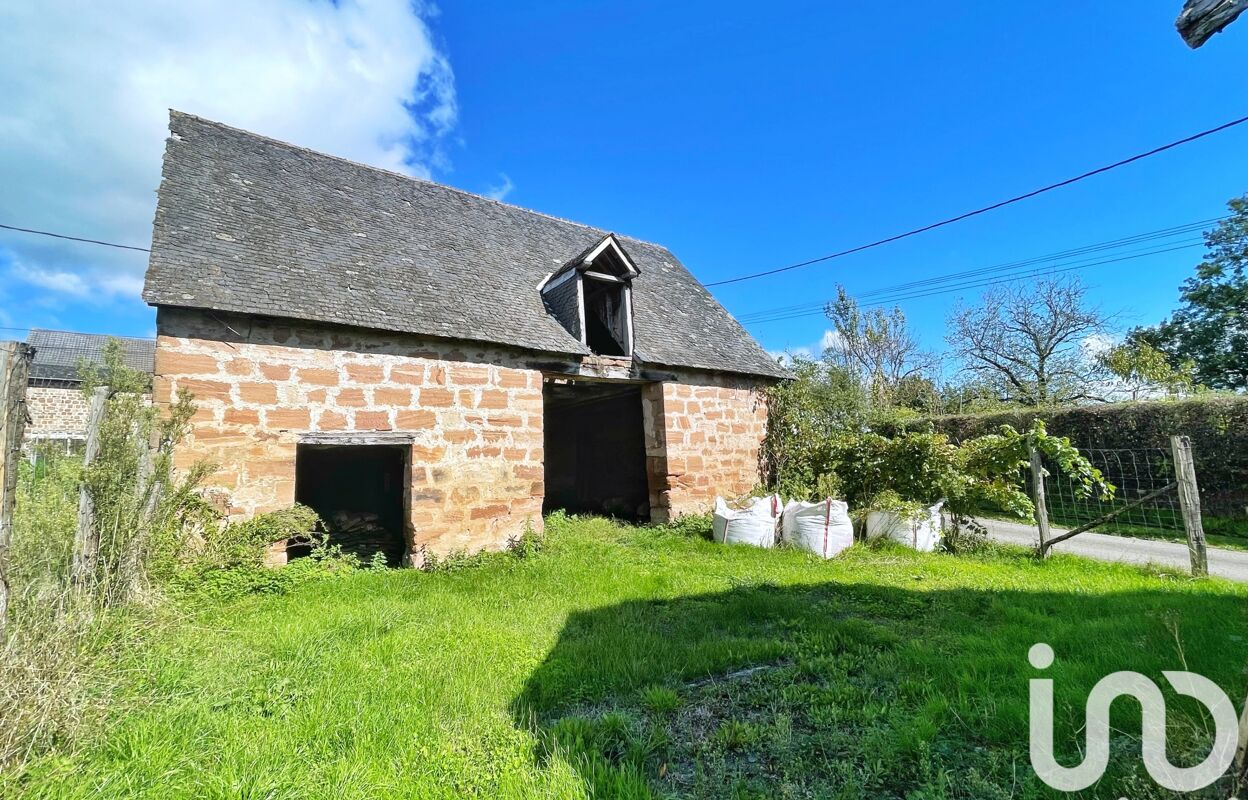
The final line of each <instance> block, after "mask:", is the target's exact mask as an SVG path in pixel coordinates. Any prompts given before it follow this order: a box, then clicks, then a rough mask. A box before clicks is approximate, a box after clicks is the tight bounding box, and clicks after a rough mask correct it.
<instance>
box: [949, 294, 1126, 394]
mask: <svg viewBox="0 0 1248 800" xmlns="http://www.w3.org/2000/svg"><path fill="white" fill-rule="evenodd" d="M1085 294H1086V290H1085V289H1084V287H1083V285H1082V284H1081V283H1079V281H1078V280H1076V279H1073V278H1065V279H1062V278H1043V279H1041V280H1038V281H1036V282H1035V283H1034V284H1029V285H1024V284H1021V283H1020V284H1012V285H1009V286H1005V287H1001V288H998V289H994V290H992V291H990V292H988V293H987V294H985V295H984V297H983V301H982V302H981V304H980V305H978V306H974V307H965V306H962V307H959V308H958V309H956V310H955V311H954V313H953V316H952V318H951V319H950V320H949V333H948V334H947V336H946V341H947V342H948V343H949V347H950V350H951V351H952V352H953V354H954V355H955V356H956V357H957V358H958V359H959V360H960V361H961V362H962V365H963V370H964V372H965V373H967V374H968V375H970V376H971V377H972V379H974V380H977V381H979V382H981V383H983V384H986V385H988V386H991V387H993V388H994V389H996V390H997V391H998V393H999V396H1000V397H1002V398H1005V399H1008V400H1009V401H1011V402H1013V403H1017V404H1020V405H1025V406H1045V405H1053V404H1058V403H1074V402H1078V401H1080V400H1099V399H1101V398H1100V397H1098V396H1097V395H1095V394H1094V393H1093V391H1094V389H1095V387H1096V386H1098V385H1099V382H1100V381H1099V379H1100V377H1101V372H1102V369H1101V367H1100V365H1099V364H1098V363H1097V362H1096V360H1095V359H1093V358H1089V357H1088V355H1087V353H1085V352H1084V349H1083V343H1084V341H1085V340H1086V339H1087V338H1088V337H1089V336H1091V335H1093V334H1096V333H1100V332H1101V331H1102V330H1104V328H1105V325H1106V321H1107V320H1106V317H1105V316H1104V314H1102V313H1101V312H1100V311H1099V310H1098V309H1096V308H1092V307H1090V306H1088V304H1087V301H1086V298H1085Z"/></svg>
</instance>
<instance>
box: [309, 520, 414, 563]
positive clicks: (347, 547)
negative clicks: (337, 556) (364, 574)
mask: <svg viewBox="0 0 1248 800" xmlns="http://www.w3.org/2000/svg"><path fill="white" fill-rule="evenodd" d="M326 527H327V528H328V529H329V544H330V545H333V546H337V547H341V548H342V552H343V553H347V554H350V555H354V556H356V557H358V558H359V559H360V560H361V561H363V562H365V563H369V562H371V561H372V559H373V556H374V555H375V554H376V553H381V554H382V555H384V556H385V559H386V563H387V564H390V565H391V566H397V565H398V564H399V561H400V560H401V559H402V558H403V539H402V537H401V536H397V535H395V533H394V532H393V531H390V530H387V529H386V528H385V527H383V526H382V525H381V523H380V521H379V517H378V516H377V515H376V514H374V513H372V512H370V511H346V510H343V511H335V512H334V513H333V514H330V515H329V519H328V520H327V522H326Z"/></svg>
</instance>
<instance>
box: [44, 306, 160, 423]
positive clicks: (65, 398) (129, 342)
mask: <svg viewBox="0 0 1248 800" xmlns="http://www.w3.org/2000/svg"><path fill="white" fill-rule="evenodd" d="M110 339H116V340H117V341H119V342H120V343H121V346H122V353H123V360H124V362H125V364H126V365H127V366H129V367H131V368H132V369H136V370H139V371H140V372H146V373H147V374H149V375H150V374H152V368H153V358H154V355H155V352H156V342H155V340H153V339H131V338H125V337H121V336H101V335H96V334H91V333H70V332H68V331H49V330H40V329H35V330H32V331H31V332H30V336H29V337H27V339H26V342H27V343H28V344H29V345H30V346H31V347H32V348H33V349H34V351H35V353H34V359H33V360H32V361H31V364H30V382H29V385H28V386H27V389H26V408H27V410H28V411H29V413H30V424H28V425H27V426H26V439H27V440H28V441H31V440H33V441H41V440H56V441H64V442H66V443H67V445H68V444H72V443H73V442H77V441H82V440H83V439H86V436H87V400H86V398H85V397H84V396H83V394H82V376H81V366H82V365H83V364H87V365H99V364H101V363H102V362H103V358H104V346H105V345H106V344H107V343H108V342H109V340H110Z"/></svg>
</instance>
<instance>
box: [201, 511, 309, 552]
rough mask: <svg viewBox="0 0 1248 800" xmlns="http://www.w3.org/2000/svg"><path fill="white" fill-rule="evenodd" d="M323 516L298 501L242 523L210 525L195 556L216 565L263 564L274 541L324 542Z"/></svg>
mask: <svg viewBox="0 0 1248 800" xmlns="http://www.w3.org/2000/svg"><path fill="white" fill-rule="evenodd" d="M320 522H321V518H320V517H318V516H317V515H316V512H315V511H313V510H312V509H310V508H308V507H307V506H302V505H299V504H295V505H294V506H292V507H290V508H286V509H282V510H280V511H270V512H267V513H265V514H257V515H256V516H254V517H252V518H251V519H248V520H244V521H242V522H231V523H229V524H228V525H224V526H220V527H214V528H209V529H208V530H207V531H206V532H205V535H204V542H203V549H202V550H201V552H200V553H199V554H198V557H197V558H196V560H197V561H199V562H200V563H202V564H203V565H206V566H210V567H217V568H228V567H249V566H255V567H258V566H261V565H263V563H264V556H265V551H266V550H267V549H268V547H269V545H271V544H273V543H275V542H285V541H290V540H292V539H293V540H296V541H302V542H305V543H307V544H310V545H312V546H313V548H314V549H316V548H317V547H319V546H321V545H323V544H324V541H325V537H324V535H323V534H320V533H318V532H317V528H318V526H320Z"/></svg>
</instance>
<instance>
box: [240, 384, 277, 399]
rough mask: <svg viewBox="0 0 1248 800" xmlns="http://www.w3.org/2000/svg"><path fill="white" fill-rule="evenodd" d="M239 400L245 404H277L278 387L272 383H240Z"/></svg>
mask: <svg viewBox="0 0 1248 800" xmlns="http://www.w3.org/2000/svg"><path fill="white" fill-rule="evenodd" d="M238 398H239V400H241V401H242V402H244V403H263V404H272V403H276V402H277V387H276V386H274V385H273V384H271V383H240V384H239V385H238Z"/></svg>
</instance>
